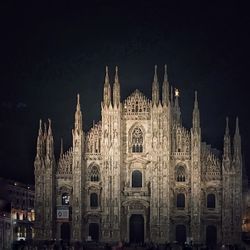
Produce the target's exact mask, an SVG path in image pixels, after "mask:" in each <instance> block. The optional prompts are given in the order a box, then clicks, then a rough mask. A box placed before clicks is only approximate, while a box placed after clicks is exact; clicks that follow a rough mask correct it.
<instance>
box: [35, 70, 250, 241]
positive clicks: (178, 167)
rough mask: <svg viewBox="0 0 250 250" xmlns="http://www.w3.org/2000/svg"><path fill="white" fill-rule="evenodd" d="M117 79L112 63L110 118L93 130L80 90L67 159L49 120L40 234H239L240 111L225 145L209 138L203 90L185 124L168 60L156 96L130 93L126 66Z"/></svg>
mask: <svg viewBox="0 0 250 250" xmlns="http://www.w3.org/2000/svg"><path fill="white" fill-rule="evenodd" d="M112 82H114V83H113V85H112V87H111V80H110V78H109V72H108V68H106V74H105V80H104V86H103V100H102V103H101V120H100V121H99V122H98V123H96V124H94V125H93V127H92V128H91V129H90V131H88V132H86V133H85V132H84V131H83V123H84V119H83V115H82V112H81V107H80V95H77V105H76V112H75V116H74V126H73V129H72V147H71V148H69V149H68V150H66V151H64V150H63V148H62V149H61V154H60V158H59V159H58V160H57V159H55V156H54V141H53V134H52V126H51V121H50V120H49V124H48V126H46V125H45V127H43V126H42V121H40V127H39V132H38V139H37V153H36V157H35V163H34V166H35V190H36V194H35V211H36V221H35V237H36V239H37V240H50V239H58V240H59V239H68V240H71V241H82V240H86V239H93V240H96V241H104V242H110V241H118V240H124V241H129V242H132V243H140V242H148V241H153V242H159V243H165V242H173V241H179V242H185V241H192V242H193V243H197V244H200V243H205V242H207V243H208V244H234V243H239V242H240V241H241V232H242V219H243V218H242V215H243V193H244V192H243V191H244V188H245V185H243V184H244V183H245V182H244V180H245V179H246V177H245V175H244V174H243V173H244V171H243V166H242V153H241V136H240V130H239V121H238V118H236V121H235V127H234V128H233V129H232V130H231V131H229V125H228V118H226V119H225V120H226V126H225V133H224V147H223V152H222V153H220V152H219V151H218V150H216V149H213V148H212V147H211V146H210V145H208V144H207V143H206V142H204V141H203V140H202V137H201V130H202V127H201V125H200V111H199V105H198V94H197V92H195V93H194V106H193V113H192V127H191V129H188V128H185V127H184V126H183V125H182V118H181V109H180V106H179V91H178V90H177V89H175V91H173V88H172V87H170V85H169V81H168V76H167V67H166V66H165V72H164V76H163V81H162V84H160V82H159V80H158V75H157V67H155V72H154V76H153V82H152V97H151V99H149V98H147V97H146V96H145V95H144V94H143V93H142V92H140V91H139V90H137V89H136V90H135V91H134V92H133V93H132V94H131V95H130V96H128V97H127V98H126V99H125V100H123V101H122V100H121V98H120V81H119V77H118V68H117V67H116V70H115V76H114V79H113V80H112ZM160 85H161V88H160ZM160 89H161V91H160ZM160 92H161V95H160ZM86 110H87V108H86ZM84 115H86V116H87V115H88V114H87V112H86V114H84ZM201 115H202V114H201ZM232 131H233V132H232ZM231 134H233V136H231ZM221 137H222V140H223V135H222V136H221Z"/></svg>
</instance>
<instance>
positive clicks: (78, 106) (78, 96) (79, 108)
mask: <svg viewBox="0 0 250 250" xmlns="http://www.w3.org/2000/svg"><path fill="white" fill-rule="evenodd" d="M76 110H77V111H80V110H81V106H80V94H79V93H78V94H77V104H76Z"/></svg>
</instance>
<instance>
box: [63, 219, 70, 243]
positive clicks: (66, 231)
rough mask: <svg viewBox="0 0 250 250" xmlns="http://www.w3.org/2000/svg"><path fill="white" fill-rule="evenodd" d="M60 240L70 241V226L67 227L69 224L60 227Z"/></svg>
mask: <svg viewBox="0 0 250 250" xmlns="http://www.w3.org/2000/svg"><path fill="white" fill-rule="evenodd" d="M61 239H62V240H64V241H70V225H69V223H63V224H62V225H61Z"/></svg>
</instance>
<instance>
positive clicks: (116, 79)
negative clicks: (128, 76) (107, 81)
mask: <svg viewBox="0 0 250 250" xmlns="http://www.w3.org/2000/svg"><path fill="white" fill-rule="evenodd" d="M115 82H116V83H117V82H119V79H118V66H115Z"/></svg>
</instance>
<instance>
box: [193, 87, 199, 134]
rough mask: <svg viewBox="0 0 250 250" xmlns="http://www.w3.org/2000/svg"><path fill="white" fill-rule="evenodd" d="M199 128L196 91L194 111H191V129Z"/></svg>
mask: <svg viewBox="0 0 250 250" xmlns="http://www.w3.org/2000/svg"><path fill="white" fill-rule="evenodd" d="M199 128H200V111H199V107H198V98H197V91H195V98H194V109H193V129H199Z"/></svg>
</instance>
